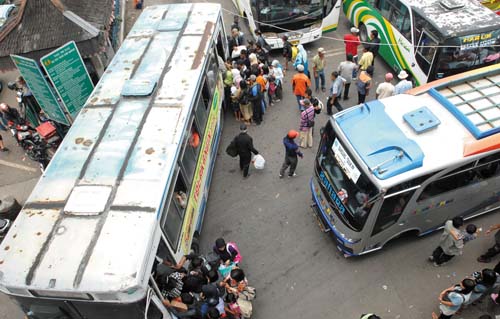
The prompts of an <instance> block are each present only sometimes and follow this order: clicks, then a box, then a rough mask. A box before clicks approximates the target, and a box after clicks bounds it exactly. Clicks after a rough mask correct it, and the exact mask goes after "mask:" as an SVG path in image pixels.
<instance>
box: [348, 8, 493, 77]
mask: <svg viewBox="0 0 500 319" xmlns="http://www.w3.org/2000/svg"><path fill="white" fill-rule="evenodd" d="M343 9H344V12H345V15H346V17H347V18H348V19H349V20H350V21H351V23H352V24H353V25H354V26H356V27H358V28H359V30H360V38H361V41H362V42H369V41H370V38H369V34H370V32H371V31H372V30H377V31H378V33H379V37H380V40H381V42H380V43H381V45H380V49H379V56H381V57H382V58H383V59H384V60H385V61H386V62H387V63H388V64H389V66H390V67H391V68H392V69H394V70H395V71H396V72H399V71H400V70H403V69H404V70H406V71H407V72H408V73H409V74H411V75H412V78H413V81H414V82H415V84H416V85H420V84H423V83H426V82H428V81H433V80H435V79H439V78H443V77H446V76H450V75H453V74H458V73H462V72H465V71H468V70H471V69H476V68H480V67H483V66H486V65H491V64H495V63H497V62H498V61H499V60H500V17H499V16H497V15H496V14H495V13H493V12H492V11H491V10H489V9H487V8H486V7H484V6H482V5H481V4H480V3H479V2H477V1H466V0H343Z"/></svg>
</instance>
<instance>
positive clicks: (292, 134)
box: [288, 130, 299, 139]
mask: <svg viewBox="0 0 500 319" xmlns="http://www.w3.org/2000/svg"><path fill="white" fill-rule="evenodd" d="M297 136H299V132H297V131H296V130H290V131H288V138H291V139H294V138H296V137H297Z"/></svg>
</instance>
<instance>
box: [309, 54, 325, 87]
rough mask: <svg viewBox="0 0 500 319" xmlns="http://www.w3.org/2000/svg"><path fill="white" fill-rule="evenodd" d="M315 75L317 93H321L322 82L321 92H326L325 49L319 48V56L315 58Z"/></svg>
mask: <svg viewBox="0 0 500 319" xmlns="http://www.w3.org/2000/svg"><path fill="white" fill-rule="evenodd" d="M312 61H313V73H314V84H315V85H316V93H318V92H319V88H320V87H319V85H320V83H319V82H320V80H321V91H323V92H325V91H326V84H325V49H323V48H319V49H318V54H316V55H315V56H314V57H313V60H312Z"/></svg>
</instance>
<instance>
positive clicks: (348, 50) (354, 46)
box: [344, 27, 361, 63]
mask: <svg viewBox="0 0 500 319" xmlns="http://www.w3.org/2000/svg"><path fill="white" fill-rule="evenodd" d="M358 33H359V30H358V29H357V28H355V27H352V28H351V33H350V34H346V35H344V43H345V55H346V58H347V55H348V54H350V55H352V56H353V59H354V63H357V61H358V46H359V45H360V44H361V42H360V41H359V37H358Z"/></svg>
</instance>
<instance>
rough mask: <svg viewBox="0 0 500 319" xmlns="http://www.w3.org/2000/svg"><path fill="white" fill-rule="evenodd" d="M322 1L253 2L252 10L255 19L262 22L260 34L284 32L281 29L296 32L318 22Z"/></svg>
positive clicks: (258, 0) (268, 0)
mask: <svg viewBox="0 0 500 319" xmlns="http://www.w3.org/2000/svg"><path fill="white" fill-rule="evenodd" d="M323 1H324V0H303V1H302V0H301V1H297V0H273V1H271V0H253V1H252V9H253V11H254V12H253V13H254V16H255V17H256V19H257V20H258V21H260V22H262V24H261V25H260V29H261V31H262V32H284V31H285V30H283V29H288V30H298V29H302V28H305V27H308V26H310V25H312V24H314V23H316V22H318V20H320V19H321V18H322V14H323ZM272 25H277V26H279V27H280V28H283V29H279V28H273V26H272Z"/></svg>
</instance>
